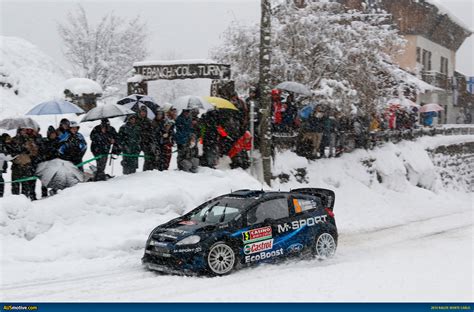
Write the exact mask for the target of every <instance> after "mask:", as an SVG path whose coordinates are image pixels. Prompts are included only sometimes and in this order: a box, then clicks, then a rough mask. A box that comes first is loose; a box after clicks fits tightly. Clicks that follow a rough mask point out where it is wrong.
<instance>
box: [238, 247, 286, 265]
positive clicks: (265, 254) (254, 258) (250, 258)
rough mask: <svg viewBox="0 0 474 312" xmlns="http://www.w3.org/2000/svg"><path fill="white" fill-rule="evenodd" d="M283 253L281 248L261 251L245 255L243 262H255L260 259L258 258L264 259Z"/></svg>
mask: <svg viewBox="0 0 474 312" xmlns="http://www.w3.org/2000/svg"><path fill="white" fill-rule="evenodd" d="M282 255H283V248H280V249H277V250H272V251H268V252H265V251H263V252H261V253H259V254H256V255H253V256H250V255H249V256H245V263H249V262H255V261H260V260H265V259H269V258H273V257H279V256H282Z"/></svg>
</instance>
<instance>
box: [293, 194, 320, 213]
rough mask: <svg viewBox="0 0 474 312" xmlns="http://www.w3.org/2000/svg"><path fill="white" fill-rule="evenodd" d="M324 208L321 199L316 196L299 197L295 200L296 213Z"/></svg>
mask: <svg viewBox="0 0 474 312" xmlns="http://www.w3.org/2000/svg"><path fill="white" fill-rule="evenodd" d="M322 206H323V205H322V202H321V198H319V197H316V196H304V197H303V196H298V197H294V198H293V207H294V208H295V213H301V212H304V211H308V210H314V209H318V208H321V207H322Z"/></svg>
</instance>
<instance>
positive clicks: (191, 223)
mask: <svg viewBox="0 0 474 312" xmlns="http://www.w3.org/2000/svg"><path fill="white" fill-rule="evenodd" d="M178 224H182V225H195V224H196V221H191V220H188V221H186V220H185V221H180V222H179V223H178Z"/></svg>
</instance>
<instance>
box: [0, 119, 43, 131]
mask: <svg viewBox="0 0 474 312" xmlns="http://www.w3.org/2000/svg"><path fill="white" fill-rule="evenodd" d="M0 128H2V129H7V130H12V129H18V128H28V129H34V130H38V129H39V128H40V126H39V124H38V123H37V122H36V121H34V120H33V119H31V118H29V117H15V118H5V119H3V120H0Z"/></svg>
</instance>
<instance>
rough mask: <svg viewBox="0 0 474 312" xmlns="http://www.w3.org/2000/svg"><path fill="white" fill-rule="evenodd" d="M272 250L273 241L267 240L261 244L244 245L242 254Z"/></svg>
mask: <svg viewBox="0 0 474 312" xmlns="http://www.w3.org/2000/svg"><path fill="white" fill-rule="evenodd" d="M272 248H273V239H269V240H264V241H261V242H257V243H253V244H248V245H245V246H244V253H245V254H246V255H250V254H253V253H256V252H261V251H265V250H270V249H272Z"/></svg>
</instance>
